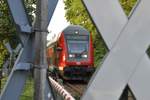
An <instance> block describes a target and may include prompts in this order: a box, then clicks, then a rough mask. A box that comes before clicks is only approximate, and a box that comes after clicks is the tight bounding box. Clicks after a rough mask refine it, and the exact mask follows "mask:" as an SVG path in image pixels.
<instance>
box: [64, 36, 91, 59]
mask: <svg viewBox="0 0 150 100" xmlns="http://www.w3.org/2000/svg"><path fill="white" fill-rule="evenodd" d="M66 40H67V41H66V42H67V48H68V59H69V60H84V59H87V58H88V51H89V37H88V35H67V36H66Z"/></svg>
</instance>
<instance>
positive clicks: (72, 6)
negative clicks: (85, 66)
mask: <svg viewBox="0 0 150 100" xmlns="http://www.w3.org/2000/svg"><path fill="white" fill-rule="evenodd" d="M119 1H120V4H121V6H122V8H123V9H124V10H125V13H126V14H127V15H129V13H130V11H131V10H132V7H133V6H134V4H135V3H136V1H137V0H119ZM64 3H65V10H66V14H65V16H66V19H67V20H68V21H69V22H70V23H71V24H75V25H76V24H77V25H81V26H83V27H85V28H86V29H88V30H89V31H90V32H91V33H92V36H93V45H94V46H95V50H94V58H95V66H98V65H99V62H101V61H102V59H103V58H104V56H105V54H106V52H107V51H108V50H107V47H106V45H105V43H104V42H103V39H102V37H101V36H100V35H99V33H98V32H97V30H96V28H95V26H94V24H93V23H92V21H91V20H90V17H89V15H88V13H87V11H86V9H85V7H84V6H83V4H82V1H81V0H64Z"/></svg>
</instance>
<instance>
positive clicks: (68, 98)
mask: <svg viewBox="0 0 150 100" xmlns="http://www.w3.org/2000/svg"><path fill="white" fill-rule="evenodd" d="M49 80H50V81H51V84H52V85H53V87H54V89H55V90H56V91H57V92H58V93H59V94H60V95H61V96H62V97H63V98H64V99H65V100H75V99H74V98H73V97H72V96H71V94H70V93H68V92H67V91H66V90H65V89H64V88H63V87H62V86H61V85H59V84H58V83H57V82H56V81H55V80H53V79H52V78H51V77H49Z"/></svg>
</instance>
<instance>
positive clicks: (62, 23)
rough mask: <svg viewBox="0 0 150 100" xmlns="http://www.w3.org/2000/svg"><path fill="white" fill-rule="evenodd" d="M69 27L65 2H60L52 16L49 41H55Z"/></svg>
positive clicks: (61, 0)
mask: <svg viewBox="0 0 150 100" xmlns="http://www.w3.org/2000/svg"><path fill="white" fill-rule="evenodd" d="M68 25H69V23H68V22H67V21H66V19H65V10H64V3H63V0H59V1H58V4H57V6H56V9H55V11H54V15H53V16H52V19H51V22H50V24H49V26H48V31H49V32H50V34H49V35H48V36H47V40H48V41H52V40H54V38H55V37H57V35H58V34H59V33H60V32H61V31H62V30H63V29H64V28H65V27H67V26H68Z"/></svg>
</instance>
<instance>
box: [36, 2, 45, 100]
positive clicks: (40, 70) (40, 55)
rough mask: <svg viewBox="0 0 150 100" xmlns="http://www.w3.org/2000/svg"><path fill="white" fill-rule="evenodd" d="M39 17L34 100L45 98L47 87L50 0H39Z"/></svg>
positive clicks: (37, 22) (37, 20)
mask: <svg viewBox="0 0 150 100" xmlns="http://www.w3.org/2000/svg"><path fill="white" fill-rule="evenodd" d="M36 14H37V19H36V24H35V31H36V33H35V41H36V42H35V48H36V52H35V53H36V61H35V65H36V66H35V70H34V78H35V92H34V100H45V99H44V98H45V94H44V91H45V88H46V84H45V83H46V71H47V61H46V36H47V23H48V0H38V1H37V13H36Z"/></svg>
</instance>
